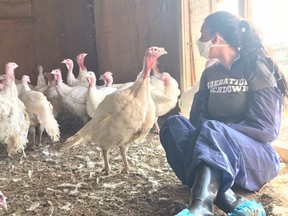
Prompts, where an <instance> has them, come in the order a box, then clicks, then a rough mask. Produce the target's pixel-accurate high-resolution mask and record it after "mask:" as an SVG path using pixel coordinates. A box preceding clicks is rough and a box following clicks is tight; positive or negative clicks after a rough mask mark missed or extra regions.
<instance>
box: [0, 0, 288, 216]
mask: <svg viewBox="0 0 288 216" xmlns="http://www.w3.org/2000/svg"><path fill="white" fill-rule="evenodd" d="M259 2H260V4H264V3H263V2H261V1H259V0H178V1H175V0H129V1H127V0H0V47H1V52H0V68H1V70H0V75H1V74H4V73H5V65H6V63H7V62H15V63H17V64H18V65H19V68H17V69H16V70H15V77H16V78H17V79H18V80H21V78H22V76H23V75H28V76H29V77H30V79H31V84H32V85H36V84H37V69H36V68H37V66H39V65H42V66H43V68H44V72H51V71H52V70H54V69H57V68H60V69H61V71H63V80H64V82H66V78H67V77H66V76H67V73H66V71H67V68H66V67H65V65H64V64H63V63H61V62H62V60H63V59H67V58H70V59H72V60H73V61H74V62H75V60H76V56H77V55H78V54H79V53H87V54H88V55H87V57H86V58H85V66H86V67H87V69H88V71H93V72H94V73H95V75H96V78H97V84H98V85H102V84H103V81H101V80H99V78H100V75H101V74H103V73H104V72H106V71H111V72H112V73H113V78H114V83H126V82H131V81H134V80H135V79H136V77H137V75H138V74H139V72H140V71H141V69H142V67H143V56H144V53H145V51H146V50H147V49H148V48H149V47H151V46H159V47H164V48H165V50H166V51H167V52H168V54H167V55H164V56H162V57H160V58H159V65H158V66H159V69H160V71H161V72H165V71H167V72H168V73H169V74H170V75H171V76H172V77H173V78H174V79H175V80H176V81H177V82H178V84H179V89H180V91H181V94H182V93H184V92H185V91H186V90H189V89H191V88H192V87H193V86H195V85H196V84H197V82H198V81H199V80H200V77H201V74H202V71H203V68H204V66H205V63H206V60H205V59H204V58H202V57H201V56H200V54H199V52H198V48H197V44H196V42H197V40H198V38H199V35H200V32H199V29H200V27H201V24H202V22H203V20H204V18H205V17H206V16H207V15H208V14H209V13H211V12H214V11H217V10H227V11H230V12H232V13H234V14H236V15H239V16H241V17H243V18H246V19H249V20H252V21H255V22H256V21H258V20H261V18H263V17H264V15H263V14H261V13H256V12H255V11H257V9H258V10H259V8H258V6H259ZM271 2H272V3H271ZM280 2H281V3H279V0H277V1H274V3H273V1H270V0H269V1H267V3H266V4H267V5H266V6H267V7H266V8H267V9H263V11H262V12H263V13H264V12H265V13H268V12H267V10H268V9H270V10H271V8H274V9H275V8H277V9H279V10H280V9H281V8H285V7H284V6H283V5H282V7H281V4H282V3H283V1H280ZM285 4H286V3H285ZM270 10H269V13H270ZM271 13H272V12H271ZM256 15H257V16H256ZM274 16H275V14H274V13H273V14H270V15H269V14H268V15H267V14H265V17H268V19H269V17H270V19H271V20H272V18H271V17H274ZM275 17H276V16H275ZM263 19H264V18H263ZM265 21H266V19H265ZM275 22H276V21H275ZM259 23H260V22H259ZM266 23H268V21H267V22H266ZM273 24H275V23H272V25H273ZM280 24H281V23H279V24H277V25H276V24H275V28H276V27H277V26H279V25H280ZM269 28H270V29H271V23H270V25H269ZM282 28H283V25H282ZM270 31H271V30H270ZM278 33H279V32H278ZM281 33H283V34H284V32H283V31H282V32H281ZM285 34H286V33H285ZM285 34H284V35H285ZM286 35H287V34H286ZM287 36H288V35H287ZM274 38H275V37H274ZM268 43H269V44H268V46H269V48H271V50H270V51H271V53H273V56H274V57H275V60H276V61H277V62H278V63H279V64H280V65H281V66H282V67H283V68H284V71H285V73H287V68H288V66H287V64H288V62H287V56H288V51H287V50H288V43H285V41H284V39H283V40H282V38H281V39H280V38H277V39H275V40H274V41H268ZM78 71H79V68H78V67H77V66H76V63H75V67H74V70H73V73H74V75H75V76H77V75H78ZM179 97H180V95H179ZM178 112H179V107H178V106H175V108H174V109H173V110H171V111H170V112H169V113H167V114H166V115H164V116H162V117H161V118H160V124H161V122H162V121H164V120H165V119H166V117H167V116H169V115H171V114H175V113H177V114H178ZM66 114H67V116H68V117H67V118H63V116H61V119H60V123H59V124H61V125H60V126H61V130H62V131H61V138H60V141H59V142H57V143H54V144H53V145H51V140H50V139H49V137H48V136H47V135H45V134H44V135H43V139H44V140H43V145H44V147H43V148H40V149H36V150H34V151H31V152H30V151H29V152H28V153H27V155H28V159H25V158H22V157H21V155H18V156H16V157H14V158H13V159H10V158H8V159H7V153H6V148H5V147H3V145H2V147H1V148H0V152H1V154H0V167H1V169H2V173H1V175H0V191H5V192H6V196H7V197H8V201H9V202H8V204H9V205H8V206H10V207H9V208H8V211H6V212H5V211H1V210H0V215H23V216H26V215H27V216H28V215H32V214H33V215H103V216H109V215H132V216H133V215H174V214H175V213H177V212H179V210H181V209H182V208H183V207H185V205H186V204H187V203H188V202H189V199H190V198H189V197H190V194H189V192H187V188H186V187H185V186H183V185H182V184H181V183H180V182H179V180H178V179H177V177H176V176H175V175H174V174H173V172H172V170H171V168H170V167H169V165H168V164H167V161H166V158H165V153H164V151H163V149H162V147H161V145H160V143H159V135H158V134H155V133H153V132H152V133H150V134H149V137H148V141H147V142H145V143H144V144H143V146H141V147H137V146H132V147H131V150H129V152H131V154H130V156H131V158H129V160H130V162H131V164H132V166H134V167H135V170H133V171H132V173H130V174H129V175H128V176H127V175H122V174H119V172H118V171H119V170H121V167H122V161H121V158H119V152H118V149H117V151H112V153H111V154H112V155H111V158H113V160H114V162H112V161H111V164H112V166H113V169H114V170H113V171H112V175H109V176H103V175H102V174H101V170H100V167H101V166H102V157H101V155H100V153H99V152H97V150H95V148H94V147H93V145H88V146H86V147H85V148H84V147H83V148H80V149H78V150H73V151H70V152H67V153H58V149H59V145H61V144H62V143H64V142H65V140H66V139H67V138H68V137H70V136H72V135H73V134H74V133H76V132H77V131H78V130H79V129H80V128H81V127H82V126H83V125H82V123H81V122H80V121H74V119H72V117H71V115H70V114H68V113H65V115H66ZM287 116H288V115H287V114H286V113H285V115H284V118H283V119H284V121H283V127H282V129H281V139H279V140H278V141H277V142H276V143H275V146H276V147H275V148H276V149H277V151H278V152H279V154H280V156H281V158H282V160H283V161H285V162H286V163H287V162H288V159H287V158H288V146H287V137H288V136H287V134H288V124H287ZM0 124H1V122H0ZM29 139H30V138H29ZM45 146H46V147H45ZM47 146H51V148H50V147H47ZM63 154H64V155H63ZM63 158H65V159H63ZM95 158H96V159H95ZM33 161H34V162H33ZM286 163H283V164H282V165H283V167H284V169H283V171H282V172H283V175H281V176H280V178H278V179H276V180H275V181H274V182H272V183H271V184H269V185H268V186H267V187H265V188H264V189H263V191H261V192H259V193H256V194H255V193H253V194H251V193H247V192H243V191H240V193H241V194H243V195H244V196H246V197H247V198H251V199H257V200H260V201H261V202H262V203H263V204H264V205H265V210H266V211H267V212H268V213H269V214H268V215H271V216H276V215H288V209H287V207H286V206H287V204H288V200H287V197H285V195H284V194H285V193H287V192H288V191H287V189H283V188H281V185H282V186H283V185H286V184H287V183H288V181H287V179H288V178H287V168H286ZM119 164H120V165H119ZM136 167H138V169H136ZM95 169H96V171H95ZM155 173H156V174H155ZM95 179H96V180H95ZM171 185H172V186H171ZM159 191H161V192H159ZM123 192H124V193H123ZM135 202H136V203H137V204H135ZM215 211H216V213H217V215H218V216H223V215H226V214H224V213H223V212H222V211H221V210H219V209H218V208H216V207H215Z"/></svg>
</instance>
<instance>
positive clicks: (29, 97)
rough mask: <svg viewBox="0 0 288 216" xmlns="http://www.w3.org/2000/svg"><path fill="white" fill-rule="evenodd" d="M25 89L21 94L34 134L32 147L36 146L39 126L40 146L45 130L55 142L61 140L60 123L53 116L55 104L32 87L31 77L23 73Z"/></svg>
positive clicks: (31, 130)
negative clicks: (36, 131)
mask: <svg viewBox="0 0 288 216" xmlns="http://www.w3.org/2000/svg"><path fill="white" fill-rule="evenodd" d="M22 83H23V91H22V93H21V94H20V95H19V98H20V100H21V101H22V102H23V103H24V105H25V106H26V110H27V112H28V114H29V117H30V129H29V130H30V132H31V134H32V141H33V142H32V148H34V146H35V135H36V133H35V130H36V127H37V126H39V134H40V138H39V140H40V141H39V146H41V141H42V133H43V131H44V130H45V131H46V132H47V134H48V135H49V137H50V138H51V140H52V141H53V142H57V141H59V138H60V131H59V125H58V123H57V121H56V119H55V118H54V116H53V106H52V105H51V103H50V102H49V101H48V100H47V98H46V96H45V95H44V94H43V93H42V92H39V91H33V90H31V89H30V87H29V85H28V83H30V77H29V76H27V75H23V77H22Z"/></svg>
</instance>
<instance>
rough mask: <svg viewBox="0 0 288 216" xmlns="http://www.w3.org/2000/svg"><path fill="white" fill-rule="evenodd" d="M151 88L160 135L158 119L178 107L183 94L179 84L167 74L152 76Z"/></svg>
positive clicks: (157, 129)
mask: <svg viewBox="0 0 288 216" xmlns="http://www.w3.org/2000/svg"><path fill="white" fill-rule="evenodd" d="M153 71H154V70H153ZM158 71H159V70H158ZM151 86H152V98H153V101H154V103H155V105H156V118H155V124H154V126H155V131H156V133H159V131H160V128H159V125H158V117H160V116H163V115H165V114H167V113H168V112H170V111H171V110H172V109H174V108H175V107H176V105H177V101H178V97H179V95H180V93H181V92H180V89H179V85H178V82H177V81H176V80H175V79H174V78H173V77H171V76H170V74H169V73H167V72H163V73H156V75H153V76H151Z"/></svg>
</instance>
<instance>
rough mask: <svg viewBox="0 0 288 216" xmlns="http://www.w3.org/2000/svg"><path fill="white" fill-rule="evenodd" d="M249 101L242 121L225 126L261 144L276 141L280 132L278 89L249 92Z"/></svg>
mask: <svg viewBox="0 0 288 216" xmlns="http://www.w3.org/2000/svg"><path fill="white" fill-rule="evenodd" d="M249 101H250V103H249V104H250V105H249V108H248V111H247V113H246V115H245V118H244V120H243V121H241V122H240V123H238V124H234V123H228V124H227V125H228V126H230V127H231V128H233V129H235V130H237V131H239V132H241V133H244V134H246V135H247V136H249V137H251V138H253V139H255V140H257V141H260V142H263V143H269V142H272V141H274V140H276V139H277V137H278V134H279V131H280V124H281V111H282V94H281V92H280V91H279V89H278V88H276V87H270V88H265V89H261V90H258V91H255V92H251V93H250V94H249Z"/></svg>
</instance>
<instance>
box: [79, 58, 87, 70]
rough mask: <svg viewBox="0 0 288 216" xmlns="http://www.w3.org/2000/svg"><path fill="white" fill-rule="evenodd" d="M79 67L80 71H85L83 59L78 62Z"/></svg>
mask: <svg viewBox="0 0 288 216" xmlns="http://www.w3.org/2000/svg"><path fill="white" fill-rule="evenodd" d="M79 67H80V68H81V70H86V67H85V65H84V59H81V60H79Z"/></svg>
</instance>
